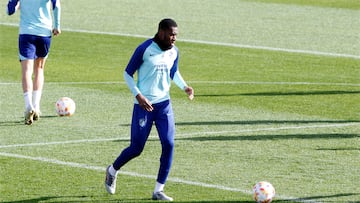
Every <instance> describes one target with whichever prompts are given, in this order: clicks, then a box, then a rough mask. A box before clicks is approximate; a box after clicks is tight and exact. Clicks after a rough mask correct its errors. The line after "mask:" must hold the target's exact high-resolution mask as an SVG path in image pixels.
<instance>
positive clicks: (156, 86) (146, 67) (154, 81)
mask: <svg viewBox="0 0 360 203" xmlns="http://www.w3.org/2000/svg"><path fill="white" fill-rule="evenodd" d="M178 59H179V51H178V49H177V47H176V46H173V47H172V48H171V49H169V50H165V51H164V50H162V49H161V48H160V47H159V46H158V44H157V43H155V42H154V41H153V39H148V40H146V41H145V42H143V43H142V44H140V45H139V46H138V47H137V48H136V50H135V52H134V54H133V55H132V57H131V59H130V61H129V64H128V65H127V67H126V69H125V72H124V78H125V81H126V83H127V85H128V87H129V88H130V90H131V92H132V93H133V95H134V96H136V95H138V94H139V93H141V94H142V95H143V96H145V97H146V98H147V99H148V100H149V101H150V102H151V103H153V104H156V103H159V102H162V101H165V100H168V99H170V94H169V90H170V85H171V79H172V80H173V81H174V82H175V84H176V85H177V86H178V87H179V88H181V89H184V88H185V87H186V86H187V85H186V83H185V81H184V80H183V78H182V76H181V75H180V72H179V71H178ZM136 71H137V72H138V74H137V83H136V84H135V80H134V74H135V72H136ZM135 103H138V102H137V100H136V99H135Z"/></svg>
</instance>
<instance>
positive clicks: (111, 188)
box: [105, 166, 116, 195]
mask: <svg viewBox="0 0 360 203" xmlns="http://www.w3.org/2000/svg"><path fill="white" fill-rule="evenodd" d="M109 168H110V166H108V167H107V168H106V177H105V189H106V191H107V192H108V193H109V194H112V195H113V194H115V189H116V175H114V176H113V175H111V174H110V172H109Z"/></svg>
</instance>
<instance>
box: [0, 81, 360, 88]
mask: <svg viewBox="0 0 360 203" xmlns="http://www.w3.org/2000/svg"><path fill="white" fill-rule="evenodd" d="M188 83H191V84H229V85H238V84H249V85H314V86H315V85H318V86H355V87H359V86H360V84H357V83H330V82H262V81H188ZM46 84H48V85H59V84H63V85H92V84H97V85H116V84H125V82H124V81H104V82H90V81H89V82H84V81H83V82H81V81H80V82H47V83H46ZM0 85H21V83H20V82H0Z"/></svg>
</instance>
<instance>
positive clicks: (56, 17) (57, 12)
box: [51, 0, 61, 36]
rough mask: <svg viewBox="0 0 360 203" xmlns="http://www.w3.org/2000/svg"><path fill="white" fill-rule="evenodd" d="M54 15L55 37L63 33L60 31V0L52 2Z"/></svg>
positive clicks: (52, 0)
mask: <svg viewBox="0 0 360 203" xmlns="http://www.w3.org/2000/svg"><path fill="white" fill-rule="evenodd" d="M51 3H52V9H53V15H54V28H53V30H52V32H53V34H54V35H55V36H57V35H59V34H60V33H61V29H60V19H61V6H60V0H51Z"/></svg>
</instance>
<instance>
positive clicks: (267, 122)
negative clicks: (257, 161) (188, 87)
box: [176, 120, 360, 126]
mask: <svg viewBox="0 0 360 203" xmlns="http://www.w3.org/2000/svg"><path fill="white" fill-rule="evenodd" d="M357 122H359V123H360V120H241V121H235V120H234V121H230V120H229V121H192V122H176V125H178V126H181V125H273V124H311V123H331V124H334V123H335V124H336V123H338V124H342V123H357Z"/></svg>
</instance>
